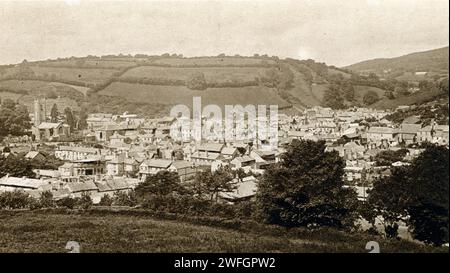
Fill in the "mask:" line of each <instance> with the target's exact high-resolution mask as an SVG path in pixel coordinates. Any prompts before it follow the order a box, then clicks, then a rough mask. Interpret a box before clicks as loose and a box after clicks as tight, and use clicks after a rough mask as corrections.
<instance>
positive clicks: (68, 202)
mask: <svg viewBox="0 0 450 273" xmlns="http://www.w3.org/2000/svg"><path fill="white" fill-rule="evenodd" d="M56 204H57V205H58V207H63V208H68V209H73V208H74V207H75V205H76V204H77V200H76V199H74V198H71V197H64V198H62V199H60V200H58V201H56Z"/></svg>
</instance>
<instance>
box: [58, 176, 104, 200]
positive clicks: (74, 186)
mask: <svg viewBox="0 0 450 273" xmlns="http://www.w3.org/2000/svg"><path fill="white" fill-rule="evenodd" d="M64 188H66V189H67V190H69V192H70V196H71V197H72V198H74V197H81V196H82V194H83V193H87V194H93V193H96V192H98V187H97V185H95V183H94V182H93V181H90V180H87V181H83V182H68V183H66V184H65V185H64Z"/></svg>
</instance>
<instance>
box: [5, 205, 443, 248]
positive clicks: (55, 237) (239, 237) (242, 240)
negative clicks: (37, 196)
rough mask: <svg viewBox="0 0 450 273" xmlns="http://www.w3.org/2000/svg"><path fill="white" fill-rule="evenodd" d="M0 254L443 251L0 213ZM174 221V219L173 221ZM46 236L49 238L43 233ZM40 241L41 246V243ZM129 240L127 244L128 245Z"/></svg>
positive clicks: (234, 227) (193, 222) (270, 229)
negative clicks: (75, 247)
mask: <svg viewBox="0 0 450 273" xmlns="http://www.w3.org/2000/svg"><path fill="white" fill-rule="evenodd" d="M0 218H1V219H2V220H3V221H1V222H0V230H1V231H2V235H3V236H0V252H68V251H69V250H67V249H66V248H65V246H66V244H67V242H68V241H76V242H78V243H79V244H80V247H81V249H80V252H82V253H92V252H116V253H117V252H134V253H137V252H176V253H181V252H218V253H226V252H239V253H242V252H258V253H263V252H264V253H267V252H272V253H280V252H295V253H305V252H307V253H310V252H314V253H317V252H322V253H323V252H325V253H330V252H359V253H364V252H368V250H366V249H365V245H366V243H367V242H368V241H377V242H379V244H380V246H381V251H382V252H383V253H389V252H444V251H447V250H446V249H443V248H435V247H428V246H424V245H419V244H417V243H413V242H408V241H403V240H402V241H399V240H387V239H385V238H382V237H381V236H375V235H369V234H366V233H345V232H343V231H338V230H332V229H323V230H320V229H317V230H308V229H301V228H297V229H289V230H287V229H284V228H281V227H276V226H268V225H263V224H261V223H256V222H253V221H245V220H242V221H238V220H227V219H221V218H199V217H192V218H185V219H172V218H173V217H169V218H170V220H169V219H163V218H165V217H164V216H159V217H158V218H155V217H151V216H149V215H146V214H145V213H142V214H141V215H140V214H139V212H129V215H128V212H112V211H110V212H107V211H95V210H91V211H86V212H63V211H61V212H52V211H2V212H0ZM175 218H176V217H175ZM49 230H51V232H49ZM42 238H45V240H42ZM130 238H133V240H130Z"/></svg>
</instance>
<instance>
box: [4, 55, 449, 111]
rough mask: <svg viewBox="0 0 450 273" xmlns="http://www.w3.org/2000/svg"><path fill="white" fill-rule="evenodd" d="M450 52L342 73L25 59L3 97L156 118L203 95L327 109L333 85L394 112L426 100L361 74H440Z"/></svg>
mask: <svg viewBox="0 0 450 273" xmlns="http://www.w3.org/2000/svg"><path fill="white" fill-rule="evenodd" d="M447 49H448V48H447ZM445 54H447V56H448V52H445V50H444V49H438V50H434V51H430V52H425V53H416V54H410V55H407V56H403V57H399V58H395V60H394V59H389V60H374V61H367V62H363V63H359V64H355V65H352V66H349V67H347V68H345V69H340V68H337V67H334V66H328V65H326V64H324V63H318V62H315V61H313V60H296V59H290V58H287V59H279V58H278V57H275V56H273V57H269V56H267V55H263V56H260V55H255V56H252V57H243V56H238V55H236V56H224V55H223V54H221V55H219V56H210V57H192V58H185V57H182V56H180V55H176V54H173V55H169V54H163V55H161V56H149V55H143V54H137V55H134V56H132V55H122V54H120V55H106V56H101V57H97V56H87V57H81V58H80V57H77V58H75V57H70V58H58V59H56V60H44V61H35V62H27V61H24V62H22V63H20V64H15V65H3V66H0V99H7V98H8V99H13V100H15V101H17V102H19V103H22V104H25V105H27V106H28V107H29V108H30V109H31V107H32V102H33V99H34V98H36V97H47V98H48V103H49V104H53V103H55V102H58V104H62V105H61V107H71V108H72V109H73V110H75V111H89V112H94V111H95V112H97V111H108V112H114V113H121V112H124V111H131V112H135V113H138V114H142V115H145V116H154V115H161V114H167V113H168V111H169V109H170V107H171V106H173V105H175V104H179V103H183V104H186V105H188V106H190V105H191V104H192V97H193V96H201V97H202V103H203V105H206V104H217V105H219V106H221V107H223V106H224V105H226V104H241V105H247V104H253V105H261V104H265V105H273V104H277V105H278V107H279V108H280V109H285V111H289V112H290V113H292V112H294V113H295V112H296V111H301V110H302V109H305V108H307V107H312V106H318V105H321V106H323V96H324V93H325V92H326V91H327V90H328V89H329V88H330V86H331V85H343V84H344V85H352V86H353V89H354V99H353V100H347V99H346V102H345V103H346V105H349V106H353V105H356V106H361V105H363V100H362V98H363V96H364V95H365V94H366V93H367V92H369V91H374V92H376V93H377V94H378V96H379V97H380V99H381V100H380V101H381V102H378V103H376V104H374V105H373V107H377V108H385V107H386V108H394V107H396V106H398V105H402V104H405V103H409V102H411V103H420V99H421V98H422V97H424V96H420V95H417V96H415V98H414V99H409V100H403V98H398V99H396V100H392V99H391V100H389V99H388V98H387V97H385V96H386V94H387V92H386V90H389V89H393V87H392V86H388V85H386V84H385V83H384V82H382V81H377V82H373V81H370V79H368V78H367V77H364V76H361V75H359V73H360V72H364V71H366V70H367V69H369V70H371V69H372V70H377V69H380V70H381V69H385V68H386V67H387V65H388V64H389V63H394V64H395V67H398V69H403V70H401V71H403V72H402V75H399V76H403V77H406V79H405V81H410V79H408V78H407V73H413V78H414V77H415V75H414V72H408V71H407V70H408V69H410V70H411V69H419V68H418V66H417V65H414V63H417V62H420V61H421V60H422V62H423V63H424V66H423V67H428V68H430V69H433V73H435V74H436V73H441V74H442V73H444V72H442V71H440V70H439V71H440V72H439V71H438V69H444V67H445V62H444V61H443V56H445ZM430 56H434V57H433V58H432V59H431V61H430V58H431V57H430ZM447 66H448V61H447ZM423 67H420V69H424V68H423ZM430 73H431V72H430ZM446 73H448V72H446ZM441 76H442V75H441ZM445 76H447V75H446V74H445ZM355 79H357V80H355ZM432 94H434V93H432ZM425 97H426V99H427V100H430V98H429V96H425ZM431 99H432V98H431ZM49 107H50V106H49ZM61 107H59V108H61ZM61 110H62V109H61Z"/></svg>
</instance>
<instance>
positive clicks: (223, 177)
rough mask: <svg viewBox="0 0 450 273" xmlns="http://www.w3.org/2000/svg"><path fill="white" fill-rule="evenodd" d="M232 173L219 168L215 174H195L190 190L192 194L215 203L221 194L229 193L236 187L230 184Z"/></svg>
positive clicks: (226, 168)
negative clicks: (204, 196)
mask: <svg viewBox="0 0 450 273" xmlns="http://www.w3.org/2000/svg"><path fill="white" fill-rule="evenodd" d="M232 180H233V172H232V170H231V169H230V168H229V167H228V166H226V167H223V166H222V167H220V168H219V169H218V170H216V171H215V172H213V173H211V172H199V173H197V174H196V176H195V179H194V183H193V185H192V189H193V191H194V193H196V194H198V195H200V196H202V195H206V196H209V199H210V200H211V201H213V200H215V201H216V202H217V200H218V197H219V194H220V193H221V192H231V191H233V190H234V189H235V188H236V186H235V184H233V183H232Z"/></svg>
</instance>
